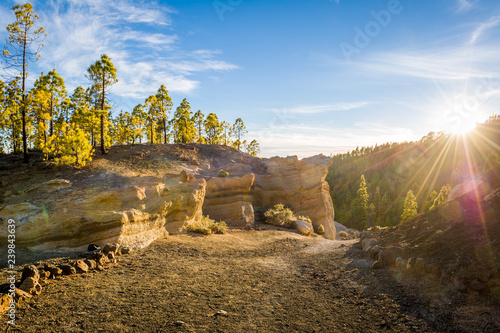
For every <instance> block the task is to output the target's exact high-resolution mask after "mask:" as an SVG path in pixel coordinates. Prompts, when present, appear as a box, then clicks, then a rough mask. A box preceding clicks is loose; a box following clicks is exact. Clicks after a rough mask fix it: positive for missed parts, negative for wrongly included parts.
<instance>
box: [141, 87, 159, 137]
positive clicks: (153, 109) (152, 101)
mask: <svg viewBox="0 0 500 333" xmlns="http://www.w3.org/2000/svg"><path fill="white" fill-rule="evenodd" d="M144 108H145V109H146V114H147V120H148V128H149V142H150V143H151V144H153V143H154V142H155V139H154V138H155V130H156V127H157V122H158V115H159V113H158V100H157V99H156V96H155V95H151V96H149V97H148V98H146V101H145V102H144Z"/></svg>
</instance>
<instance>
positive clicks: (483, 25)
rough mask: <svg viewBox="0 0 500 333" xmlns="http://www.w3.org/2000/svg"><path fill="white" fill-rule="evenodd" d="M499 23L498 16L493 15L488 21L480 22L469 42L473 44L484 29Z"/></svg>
mask: <svg viewBox="0 0 500 333" xmlns="http://www.w3.org/2000/svg"><path fill="white" fill-rule="evenodd" d="M498 24H500V16H494V17H491V18H490V19H489V20H488V22H485V23H481V24H480V25H479V26H478V27H477V29H476V30H474V32H473V33H472V38H471V41H470V42H471V44H474V42H475V41H476V40H477V39H478V38H479V37H480V36H481V35H482V34H484V33H485V32H486V31H488V30H489V29H492V28H494V27H496V26H498Z"/></svg>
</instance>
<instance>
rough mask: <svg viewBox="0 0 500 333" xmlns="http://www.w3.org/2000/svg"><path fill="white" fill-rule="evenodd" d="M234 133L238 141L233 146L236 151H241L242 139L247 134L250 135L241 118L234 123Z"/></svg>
mask: <svg viewBox="0 0 500 333" xmlns="http://www.w3.org/2000/svg"><path fill="white" fill-rule="evenodd" d="M233 132H234V133H235V136H236V141H235V142H234V143H233V146H234V147H235V148H236V149H238V150H240V149H241V146H242V144H243V142H242V141H241V138H242V137H243V136H244V135H245V133H248V131H247V130H246V127H245V124H244V123H243V120H241V118H238V119H236V121H235V122H234V125H233Z"/></svg>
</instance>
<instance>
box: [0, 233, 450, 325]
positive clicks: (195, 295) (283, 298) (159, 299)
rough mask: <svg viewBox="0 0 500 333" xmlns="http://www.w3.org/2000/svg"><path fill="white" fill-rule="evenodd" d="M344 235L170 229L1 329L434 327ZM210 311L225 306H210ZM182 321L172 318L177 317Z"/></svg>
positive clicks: (22, 311)
mask: <svg viewBox="0 0 500 333" xmlns="http://www.w3.org/2000/svg"><path fill="white" fill-rule="evenodd" d="M352 242H353V241H350V242H338V241H328V240H325V239H323V238H305V237H302V236H299V235H297V234H294V233H290V232H284V231H276V230H266V231H232V232H230V233H229V234H227V235H212V236H209V237H198V236H189V235H182V236H172V237H169V238H167V239H164V240H161V241H157V242H155V243H153V244H152V245H151V246H150V247H148V248H146V249H143V250H139V251H135V252H133V253H132V254H130V255H128V256H122V257H120V262H119V263H118V265H117V266H116V267H112V268H109V269H107V270H106V271H104V272H99V273H89V274H84V275H79V276H74V277H66V278H64V279H63V280H62V281H57V282H56V283H53V284H50V285H49V286H47V287H46V288H45V290H44V292H43V293H42V295H41V296H39V297H36V298H34V299H33V300H31V301H30V302H29V303H25V304H23V305H21V306H20V307H19V308H18V309H17V317H18V318H17V320H16V323H17V325H16V326H15V327H11V326H9V327H7V326H6V324H5V322H2V323H1V324H0V325H1V326H0V329H1V330H2V331H7V332H100V331H101V332H340V331H342V332H376V331H377V332H378V331H384V332H385V331H388V332H435V331H446V330H450V326H449V325H448V323H447V321H446V320H444V319H443V320H441V319H439V318H437V319H436V320H434V322H433V323H432V325H431V323H430V322H428V321H426V320H425V319H424V316H421V315H419V313H421V312H420V311H419V305H418V304H417V303H416V302H415V301H413V300H410V299H408V298H407V297H405V296H403V294H402V293H401V292H400V291H399V287H398V286H397V284H396V283H394V282H393V280H392V278H391V277H390V276H389V275H388V274H387V273H386V272H385V271H376V272H374V271H372V270H371V269H369V265H370V264H371V262H369V261H368V260H366V259H364V258H365V256H364V255H362V254H361V253H360V252H359V250H357V249H356V248H354V247H351V245H352V244H353V243H352ZM219 310H224V311H226V312H227V314H222V315H216V313H217V312H218V311H219ZM181 322H182V323H181Z"/></svg>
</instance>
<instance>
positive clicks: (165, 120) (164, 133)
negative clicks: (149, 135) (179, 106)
mask: <svg viewBox="0 0 500 333" xmlns="http://www.w3.org/2000/svg"><path fill="white" fill-rule="evenodd" d="M163 138H164V140H163V141H164V142H163V143H164V144H167V119H166V118H163Z"/></svg>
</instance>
